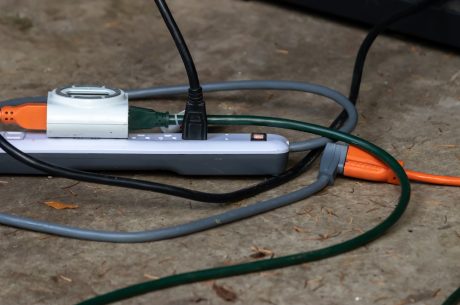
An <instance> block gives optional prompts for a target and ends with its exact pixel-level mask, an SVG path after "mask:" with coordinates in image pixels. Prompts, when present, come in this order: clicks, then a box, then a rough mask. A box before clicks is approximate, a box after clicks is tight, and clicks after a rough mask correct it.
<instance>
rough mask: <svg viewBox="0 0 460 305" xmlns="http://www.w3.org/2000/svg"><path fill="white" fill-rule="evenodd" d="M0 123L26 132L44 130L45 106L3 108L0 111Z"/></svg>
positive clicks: (28, 105) (26, 105) (31, 104)
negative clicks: (17, 127) (14, 126)
mask: <svg viewBox="0 0 460 305" xmlns="http://www.w3.org/2000/svg"><path fill="white" fill-rule="evenodd" d="M0 121H1V122H2V123H3V124H6V125H17V126H19V127H21V128H24V129H27V130H46V104H33V103H30V104H23V105H19V106H3V107H2V108H1V109H0Z"/></svg>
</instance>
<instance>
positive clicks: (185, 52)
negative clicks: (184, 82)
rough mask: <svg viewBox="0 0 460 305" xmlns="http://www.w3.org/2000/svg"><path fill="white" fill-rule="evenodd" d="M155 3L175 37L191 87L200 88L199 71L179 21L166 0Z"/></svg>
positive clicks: (193, 88) (158, 0) (192, 88)
mask: <svg viewBox="0 0 460 305" xmlns="http://www.w3.org/2000/svg"><path fill="white" fill-rule="evenodd" d="M155 4H156V5H157V7H158V10H159V11H160V14H161V16H162V17H163V20H164V22H165V24H166V27H167V28H168V30H169V33H170V34H171V37H172V38H173V40H174V43H175V44H176V48H177V50H178V51H179V54H180V57H181V58H182V62H183V63H184V66H185V71H186V72H187V77H188V81H189V85H190V87H189V89H191V90H200V89H201V86H200V80H199V78H198V73H197V72H196V68H195V63H194V62H193V58H192V55H191V54H190V51H189V49H188V47H187V44H186V43H185V39H184V37H183V36H182V33H181V31H180V29H179V27H178V26H177V23H176V21H175V20H174V17H173V16H172V14H171V11H170V9H169V7H168V5H167V4H166V1H164V0H155Z"/></svg>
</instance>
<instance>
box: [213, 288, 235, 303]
mask: <svg viewBox="0 0 460 305" xmlns="http://www.w3.org/2000/svg"><path fill="white" fill-rule="evenodd" d="M212 289H213V290H214V291H215V292H216V294H217V295H218V296H219V297H220V298H222V299H223V300H225V301H227V302H235V301H236V299H237V295H236V293H235V292H233V291H232V290H230V289H229V288H225V287H224V286H220V285H217V284H216V283H214V284H212Z"/></svg>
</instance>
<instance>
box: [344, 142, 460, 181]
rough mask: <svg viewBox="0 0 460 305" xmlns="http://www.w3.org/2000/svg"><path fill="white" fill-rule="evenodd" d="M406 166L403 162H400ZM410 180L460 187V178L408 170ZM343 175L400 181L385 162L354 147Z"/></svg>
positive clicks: (374, 179) (349, 149) (351, 148)
mask: <svg viewBox="0 0 460 305" xmlns="http://www.w3.org/2000/svg"><path fill="white" fill-rule="evenodd" d="M398 162H399V163H400V164H401V166H404V163H403V162H402V161H398ZM406 174H407V176H408V177H409V179H410V180H413V181H418V182H424V183H430V184H439V185H449V186H460V177H449V176H436V175H431V174H426V173H420V172H415V171H411V170H406ZM343 175H344V176H347V177H352V178H358V179H363V180H369V181H377V182H386V183H391V184H398V183H399V182H398V179H397V178H396V176H395V175H394V174H393V172H392V171H391V170H390V168H388V166H386V165H385V164H384V163H383V162H381V161H380V160H378V159H377V158H375V157H374V156H372V155H371V154H369V153H367V152H365V151H363V150H361V149H359V148H357V147H354V146H351V145H350V146H349V147H348V152H347V157H346V159H345V164H344V167H343Z"/></svg>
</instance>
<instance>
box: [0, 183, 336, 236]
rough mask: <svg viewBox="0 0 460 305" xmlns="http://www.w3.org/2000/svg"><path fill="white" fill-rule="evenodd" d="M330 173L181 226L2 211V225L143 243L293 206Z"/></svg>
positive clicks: (59, 234) (0, 214) (309, 194)
mask: <svg viewBox="0 0 460 305" xmlns="http://www.w3.org/2000/svg"><path fill="white" fill-rule="evenodd" d="M330 179H331V178H330V177H329V175H324V174H321V175H319V177H318V180H317V181H315V182H314V183H312V184H310V185H308V186H306V187H303V188H301V189H300V190H297V191H295V192H291V193H289V194H286V195H282V196H279V197H276V198H272V199H268V200H265V201H260V202H257V203H255V204H251V205H249V206H245V207H241V208H237V209H233V210H230V211H227V212H224V213H221V214H217V215H213V216H210V217H205V218H202V219H198V220H195V221H192V222H188V223H185V224H181V225H175V226H170V227H165V228H160V229H153V230H147V231H140V232H116V231H101V230H89V229H81V228H76V227H70V226H64V225H59V224H55V223H50V222H46V221H39V220H34V219H31V218H25V217H19V216H13V215H9V214H5V213H0V224H2V225H7V226H12V227H16V228H20V229H25V230H31V231H35V232H40V233H48V234H53V235H58V236H63V237H69V238H76V239H83V240H90V241H99V242H113V243H141V242H152V241H159V240H164V239H171V238H175V237H182V236H185V235H189V234H193V233H197V232H201V231H204V230H209V229H211V228H215V227H218V226H222V225H225V224H228V223H231V222H235V221H240V220H242V219H245V218H249V217H252V216H255V215H258V214H261V213H265V212H268V211H271V210H274V209H278V208H280V207H283V206H286V205H289V204H291V203H294V202H297V201H299V200H302V199H305V198H308V197H310V196H311V195H313V194H315V193H317V192H319V191H320V190H322V189H323V188H325V187H326V186H327V185H328V184H329V181H330Z"/></svg>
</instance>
